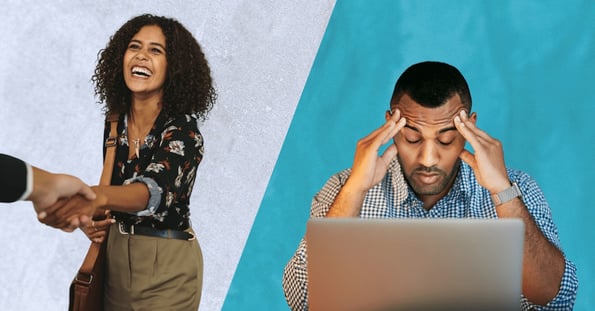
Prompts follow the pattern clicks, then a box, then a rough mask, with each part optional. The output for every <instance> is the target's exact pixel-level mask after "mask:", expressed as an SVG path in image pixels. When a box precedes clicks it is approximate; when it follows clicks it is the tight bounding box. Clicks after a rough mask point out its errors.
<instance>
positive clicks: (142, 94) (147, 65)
mask: <svg viewBox="0 0 595 311" xmlns="http://www.w3.org/2000/svg"><path fill="white" fill-rule="evenodd" d="M123 66H124V68H123V69H124V81H125V82H126V86H127V87H128V89H130V91H131V92H132V96H133V99H142V100H146V99H151V98H152V97H156V98H158V100H161V97H162V96H163V83H164V82H165V78H166V76H167V57H166V46H165V35H163V31H162V30H161V28H160V27H159V26H156V25H147V26H144V27H142V28H141V29H140V30H139V31H138V33H136V34H135V35H134V36H133V37H132V39H131V40H130V42H129V43H128V48H127V49H126V52H125V53H124V64H123Z"/></svg>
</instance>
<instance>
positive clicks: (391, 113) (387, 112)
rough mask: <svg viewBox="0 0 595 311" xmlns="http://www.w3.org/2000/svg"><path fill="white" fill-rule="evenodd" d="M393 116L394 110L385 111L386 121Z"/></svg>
mask: <svg viewBox="0 0 595 311" xmlns="http://www.w3.org/2000/svg"><path fill="white" fill-rule="evenodd" d="M391 109H392V107H391ZM392 116H393V112H392V110H387V111H386V112H385V113H384V120H385V121H388V120H389V119H390V117H392Z"/></svg>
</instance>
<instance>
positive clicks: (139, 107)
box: [130, 99, 161, 128]
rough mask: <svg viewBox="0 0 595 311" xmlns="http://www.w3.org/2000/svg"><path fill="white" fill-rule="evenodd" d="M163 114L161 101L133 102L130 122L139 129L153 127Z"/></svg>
mask: <svg viewBox="0 0 595 311" xmlns="http://www.w3.org/2000/svg"><path fill="white" fill-rule="evenodd" d="M160 112H161V101H160V100H157V99H153V100H150V99H148V100H134V99H133V100H132V104H131V106H130V121H131V122H132V123H134V125H135V127H137V128H146V127H148V126H152V125H153V123H154V122H155V119H157V116H159V113H160Z"/></svg>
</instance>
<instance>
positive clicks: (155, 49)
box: [151, 48, 162, 54]
mask: <svg viewBox="0 0 595 311" xmlns="http://www.w3.org/2000/svg"><path fill="white" fill-rule="evenodd" d="M151 52H153V53H154V54H161V53H162V52H161V50H160V49H158V48H154V49H151Z"/></svg>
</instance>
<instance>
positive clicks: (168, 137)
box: [126, 115, 204, 216]
mask: <svg viewBox="0 0 595 311" xmlns="http://www.w3.org/2000/svg"><path fill="white" fill-rule="evenodd" d="M203 153H204V146H203V137H202V135H201V134H200V132H199V131H198V127H197V120H196V118H195V117H193V116H188V115H186V116H184V117H179V118H176V119H174V120H173V121H172V122H170V123H168V124H166V126H165V129H164V130H163V132H162V133H161V143H160V145H159V147H158V148H157V150H156V151H155V153H154V154H153V157H152V158H151V162H150V163H149V165H148V166H147V168H146V169H145V170H144V172H143V174H142V175H137V176H135V177H134V178H132V179H129V180H127V181H126V183H131V182H142V183H144V184H146V185H147V188H148V189H149V193H150V196H149V204H148V205H147V208H146V209H145V210H142V211H139V212H137V213H136V214H137V215H138V216H152V215H155V214H161V213H164V212H166V211H167V210H168V209H169V208H170V207H171V206H172V204H173V203H174V202H178V201H185V200H188V198H189V196H190V193H191V192H192V187H193V186H194V180H195V177H196V170H197V168H198V165H199V164H200V162H201V160H202V157H203Z"/></svg>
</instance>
